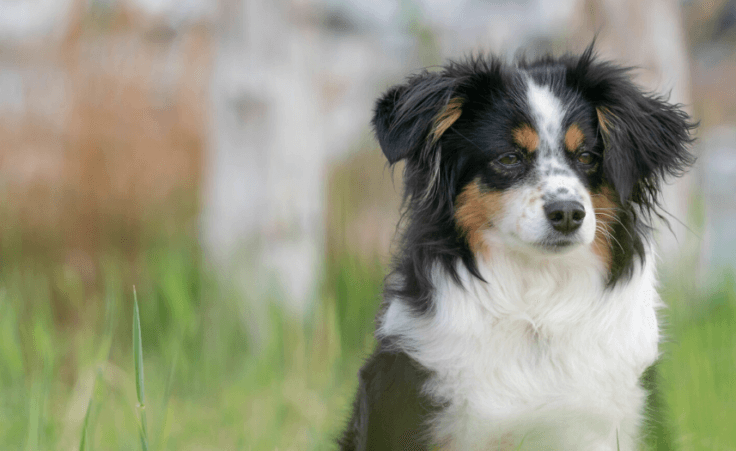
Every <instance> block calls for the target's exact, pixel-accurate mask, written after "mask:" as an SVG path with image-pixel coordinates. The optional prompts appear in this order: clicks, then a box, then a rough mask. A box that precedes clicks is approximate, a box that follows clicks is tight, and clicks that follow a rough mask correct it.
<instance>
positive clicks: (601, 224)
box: [592, 187, 618, 271]
mask: <svg viewBox="0 0 736 451" xmlns="http://www.w3.org/2000/svg"><path fill="white" fill-rule="evenodd" d="M592 201H593V209H594V211H595V221H596V230H595V239H594V240H593V252H594V253H595V254H596V255H598V257H600V259H601V261H603V264H604V265H606V268H607V269H608V270H609V271H610V270H611V267H612V266H613V253H612V251H611V249H612V246H617V245H618V244H616V241H614V239H613V238H609V235H610V234H612V233H613V223H614V222H615V221H616V219H615V218H616V215H617V209H618V204H617V203H616V197H615V194H614V191H613V190H612V189H611V188H609V187H603V189H602V190H601V192H600V193H598V194H593V196H592Z"/></svg>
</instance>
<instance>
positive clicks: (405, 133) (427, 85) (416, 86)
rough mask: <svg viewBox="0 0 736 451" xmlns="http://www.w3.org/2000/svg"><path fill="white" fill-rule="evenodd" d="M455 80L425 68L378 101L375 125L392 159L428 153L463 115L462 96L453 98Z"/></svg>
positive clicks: (392, 161) (420, 155)
mask: <svg viewBox="0 0 736 451" xmlns="http://www.w3.org/2000/svg"><path fill="white" fill-rule="evenodd" d="M454 84H455V83H454V80H453V79H452V78H449V77H444V76H442V75H441V74H438V73H430V72H423V73H421V74H419V75H416V76H414V77H412V78H410V79H409V80H408V82H407V83H406V84H404V85H400V86H395V87H393V88H391V89H390V90H389V91H388V92H386V93H385V94H384V95H383V96H382V97H381V98H380V99H379V100H378V101H377V102H376V108H375V111H374V115H373V127H374V128H375V131H376V137H377V138H378V142H379V144H380V145H381V149H382V150H383V153H384V155H386V158H387V159H388V161H389V163H391V164H394V163H396V162H397V161H399V160H401V159H404V158H410V157H414V156H417V157H426V156H427V155H424V153H426V152H423V151H424V150H425V149H428V146H427V144H430V145H431V144H434V143H435V142H436V141H437V140H438V139H439V138H440V136H441V135H442V134H443V133H444V132H445V131H446V130H447V129H448V128H449V127H450V126H451V125H452V124H453V123H454V122H455V121H456V120H457V119H458V118H459V117H460V114H461V107H462V99H459V98H452V94H453V88H454Z"/></svg>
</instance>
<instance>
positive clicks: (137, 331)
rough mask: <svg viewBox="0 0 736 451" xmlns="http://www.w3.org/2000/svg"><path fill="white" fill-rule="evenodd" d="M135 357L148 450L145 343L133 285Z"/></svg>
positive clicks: (143, 443) (142, 431) (143, 439)
mask: <svg viewBox="0 0 736 451" xmlns="http://www.w3.org/2000/svg"><path fill="white" fill-rule="evenodd" d="M133 357H134V360H135V391H136V394H137V395H138V413H139V414H140V421H141V425H140V427H141V429H140V436H141V447H142V448H143V451H148V430H147V428H146V399H145V396H146V394H145V387H144V385H143V345H142V342H141V316H140V313H139V311H138V294H137V293H136V291H135V286H133Z"/></svg>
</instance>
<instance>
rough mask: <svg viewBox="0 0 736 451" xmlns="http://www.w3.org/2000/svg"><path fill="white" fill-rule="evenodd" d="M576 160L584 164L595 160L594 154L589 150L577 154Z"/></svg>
mask: <svg viewBox="0 0 736 451" xmlns="http://www.w3.org/2000/svg"><path fill="white" fill-rule="evenodd" d="M578 161H579V162H580V163H582V164H585V165H590V164H593V162H594V161H595V155H593V154H592V153H590V152H583V153H581V154H580V155H578Z"/></svg>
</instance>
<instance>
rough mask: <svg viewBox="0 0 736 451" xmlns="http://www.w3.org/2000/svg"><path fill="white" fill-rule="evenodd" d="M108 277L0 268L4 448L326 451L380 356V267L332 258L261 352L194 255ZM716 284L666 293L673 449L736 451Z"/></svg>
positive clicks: (727, 320) (729, 298) (732, 339)
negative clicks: (301, 312) (299, 316)
mask: <svg viewBox="0 0 736 451" xmlns="http://www.w3.org/2000/svg"><path fill="white" fill-rule="evenodd" d="M102 268H103V270H102V271H101V273H100V274H99V280H98V283H96V284H93V285H89V284H87V283H85V282H84V281H83V280H82V279H81V277H80V276H79V275H78V274H75V273H74V271H73V270H72V269H70V268H68V267H55V266H53V265H50V266H44V265H42V264H36V263H33V262H28V261H18V262H17V264H15V265H14V264H10V263H8V264H5V265H3V266H2V267H0V449H3V450H57V449H70V448H74V449H80V450H118V449H119V450H135V449H146V448H148V449H152V450H187V449H192V450H194V449H197V450H201V449H243V450H275V449H278V450H289V449H293V450H323V449H333V446H332V443H333V442H332V439H333V437H334V436H335V435H336V434H337V433H338V431H339V429H340V428H341V426H342V424H343V422H344V421H345V415H346V414H347V413H348V411H349V404H350V402H351V398H352V395H353V390H354V388H355V383H356V379H355V374H356V371H357V369H358V367H359V366H360V364H361V362H362V359H363V358H364V356H365V355H366V354H367V353H368V352H369V351H370V349H371V347H372V345H373V341H372V338H371V332H372V329H373V317H374V314H375V311H376V310H377V308H378V304H379V300H380V285H381V281H382V277H383V269H382V268H381V266H380V265H379V264H377V263H376V262H374V261H365V260H361V259H359V258H356V257H352V256H349V255H336V256H332V257H330V259H328V263H327V268H326V270H325V274H326V276H325V281H324V287H323V289H322V293H321V297H320V298H321V301H320V302H319V304H318V305H317V306H316V308H315V310H314V311H313V312H311V314H310V315H308V317H307V318H305V319H304V320H295V319H293V318H291V317H289V316H288V315H286V314H285V313H284V312H283V311H281V310H280V309H279V308H277V307H272V308H270V309H269V311H268V315H267V323H268V324H267V325H266V326H265V328H266V329H267V330H269V331H270V332H271V333H270V334H269V335H268V338H267V339H266V340H265V341H264V342H262V343H259V344H258V345H256V344H255V343H254V341H253V336H252V334H250V332H249V330H248V328H247V324H248V317H247V313H248V311H247V310H245V309H244V308H243V304H242V302H241V300H240V298H239V297H238V296H236V295H235V294H234V292H233V291H232V290H231V289H230V288H229V287H227V286H223V285H222V284H221V283H218V282H217V280H216V279H215V278H214V277H213V275H212V274H211V273H210V272H209V271H208V270H207V269H206V267H205V266H204V265H203V264H202V263H201V258H200V256H199V251H198V249H197V248H196V246H194V245H191V244H187V243H179V244H177V245H174V244H164V245H160V246H158V247H152V248H151V249H149V250H148V251H147V252H145V253H144V254H143V255H141V256H140V258H139V259H138V260H136V261H134V262H132V264H131V262H127V261H126V260H125V259H123V258H121V257H116V256H114V255H110V256H108V257H107V258H106V259H105V263H104V264H103V265H102ZM131 268H133V269H131ZM133 283H135V285H136V289H137V290H136V291H137V301H138V302H134V301H133V296H134V294H133V289H132V286H133ZM709 286H710V287H711V288H709V289H704V290H699V289H697V288H695V284H694V282H693V281H692V280H686V279H682V278H680V279H674V278H673V280H669V281H666V283H665V285H664V287H663V289H662V292H663V294H664V297H665V300H666V301H667V303H668V304H670V305H671V308H670V309H669V310H668V312H667V322H668V323H669V325H668V331H669V332H668V335H669V336H670V340H669V341H668V342H667V343H665V344H664V346H663V354H664V358H663V361H662V364H661V366H660V376H661V379H662V382H663V401H664V402H665V403H666V404H667V405H668V407H669V409H668V411H667V414H666V416H665V420H666V421H667V430H669V431H670V432H671V433H672V435H673V436H674V437H675V440H676V442H677V444H678V445H679V446H680V449H682V450H700V449H703V450H734V449H736V428H733V424H734V423H736V382H734V381H735V380H736V376H735V375H736V335H735V334H734V330H736V284H735V283H734V278H733V274H732V273H730V272H724V273H723V274H719V275H718V277H716V278H715V282H714V283H713V284H710V285H709ZM274 305H276V304H274ZM138 307H139V309H140V310H139V311H138ZM134 311H135V314H134ZM132 318H136V319H137V320H132ZM129 321H130V322H129ZM131 330H134V334H133V336H134V343H133V346H131V338H130V331H131ZM144 366H145V370H146V371H145V393H144V390H143V388H144V384H143V382H144V379H143V367H144ZM143 407H145V408H143ZM146 417H147V418H146ZM146 425H147V427H146ZM656 443H657V441H656V437H655V440H654V441H652V445H651V446H650V448H651V449H657V446H656Z"/></svg>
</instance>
